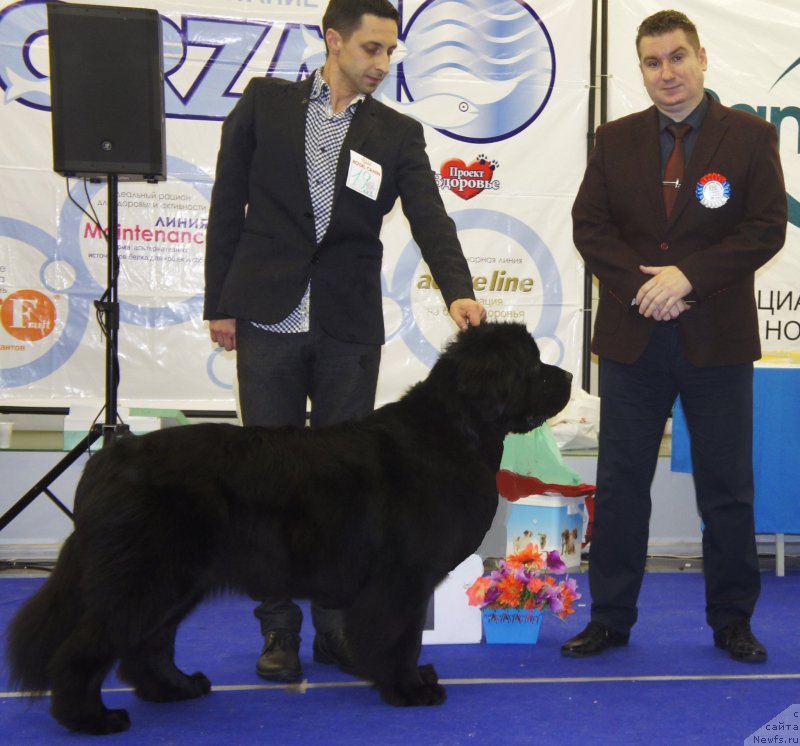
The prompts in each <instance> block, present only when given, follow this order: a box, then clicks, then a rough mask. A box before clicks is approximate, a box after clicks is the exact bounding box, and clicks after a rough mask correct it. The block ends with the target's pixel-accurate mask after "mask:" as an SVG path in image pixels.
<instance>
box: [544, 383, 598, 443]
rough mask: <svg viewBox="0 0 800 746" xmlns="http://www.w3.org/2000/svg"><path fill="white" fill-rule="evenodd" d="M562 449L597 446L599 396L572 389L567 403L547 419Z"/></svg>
mask: <svg viewBox="0 0 800 746" xmlns="http://www.w3.org/2000/svg"><path fill="white" fill-rule="evenodd" d="M549 423H550V428H551V430H552V431H553V437H555V439H556V443H557V444H558V447H559V449H560V450H562V451H569V450H573V451H574V450H581V449H591V448H597V442H598V437H597V436H598V433H599V432H600V397H599V396H592V395H591V394H587V393H586V392H585V391H584V390H583V389H573V390H572V396H571V397H570V400H569V404H567V406H566V407H564V409H563V410H562V411H561V412H559V413H558V414H557V415H556V416H555V417H553V418H552V419H550V420H549Z"/></svg>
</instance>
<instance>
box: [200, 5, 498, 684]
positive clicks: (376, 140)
mask: <svg viewBox="0 0 800 746" xmlns="http://www.w3.org/2000/svg"><path fill="white" fill-rule="evenodd" d="M322 27H323V33H324V35H325V43H326V47H327V58H326V62H325V65H324V67H322V68H321V69H319V70H317V71H315V73H314V74H313V75H312V76H310V77H309V78H308V79H306V80H304V81H302V82H299V83H290V82H286V81H284V80H280V79H277V78H260V79H255V80H252V81H251V82H250V83H249V84H248V85H247V87H246V89H245V91H244V93H243V94H242V96H241V98H240V100H239V101H238V102H237V104H236V106H235V107H234V109H233V110H232V111H231V113H230V115H229V116H228V117H227V119H226V120H225V123H224V125H223V128H222V141H221V146H220V151H219V156H218V160H217V173H216V181H215V184H214V189H213V192H212V196H211V207H210V212H209V222H208V234H207V254H206V298H205V318H206V319H208V320H209V326H210V331H211V339H212V341H214V342H216V343H217V344H219V345H221V346H222V347H224V348H225V349H226V350H233V349H235V350H237V377H238V382H239V402H240V408H241V414H242V420H243V422H244V424H245V425H264V426H283V425H295V426H297V427H303V426H304V424H305V419H306V404H307V399H310V400H311V422H310V424H311V426H312V427H317V426H324V425H330V424H334V423H336V422H340V421H343V420H347V419H352V418H355V417H360V416H363V415H365V414H367V413H368V412H369V411H371V410H372V408H373V407H374V402H375V390H376V386H377V379H378V367H379V362H380V353H381V345H382V344H383V342H384V323H383V312H382V292H381V276H380V275H381V261H382V256H383V245H382V244H381V240H380V231H381V224H382V222H383V218H384V216H385V215H386V213H388V212H389V211H390V210H391V209H392V207H393V205H394V204H395V202H396V200H397V198H398V197H400V200H401V203H402V207H403V211H404V213H405V215H406V217H407V219H408V221H409V224H410V227H411V232H412V235H413V237H414V239H415V241H416V242H417V244H418V245H419V247H420V249H421V252H422V257H423V258H424V259H425V261H426V262H427V263H428V265H429V267H430V269H431V272H432V273H433V276H434V278H435V280H436V283H437V284H438V286H439V287H440V288H441V292H442V295H443V296H444V300H445V303H446V304H447V307H448V309H449V312H450V315H451V317H452V318H453V320H454V321H455V322H456V324H457V325H458V326H459V327H461V328H463V327H466V326H467V325H469V324H480V323H481V321H482V319H483V318H484V315H485V312H484V309H483V307H482V306H481V305H480V304H479V303H477V302H476V301H475V295H474V292H473V287H472V279H471V276H470V272H469V268H468V266H467V262H466V260H465V258H464V256H463V253H462V251H461V246H460V243H459V240H458V237H457V235H456V230H455V225H454V223H453V221H452V220H451V219H450V218H449V217H448V215H447V214H446V212H445V209H444V205H443V203H442V199H441V196H440V194H439V192H438V189H437V187H436V184H435V181H434V175H433V171H432V170H431V166H430V162H429V160H428V156H427V154H426V152H425V140H424V136H423V130H422V126H421V125H420V124H419V123H418V122H416V121H414V120H412V119H410V118H409V117H407V116H404V115H402V114H399V113H397V112H395V111H394V110H392V109H390V108H388V107H387V106H385V105H383V104H381V103H379V102H377V101H375V100H374V99H373V98H372V96H371V94H372V93H373V92H374V90H375V89H376V88H377V87H378V85H379V84H380V83H381V81H382V80H383V78H384V77H385V76H386V75H387V74H388V71H389V59H390V56H391V54H392V52H393V51H394V49H395V48H396V46H397V31H398V14H397V11H396V10H395V9H394V7H393V6H392V5H391V4H390V3H389V2H388V0H331V2H330V3H329V5H328V8H327V10H326V12H325V15H324V17H323V21H322ZM222 466H223V468H224V464H222ZM321 561H324V559H322V560H321ZM255 613H256V616H257V617H258V618H259V620H260V622H261V629H262V632H263V634H264V637H265V645H264V651H263V653H262V655H261V656H260V658H259V660H258V663H257V666H256V670H257V672H258V674H259V675H260V676H262V677H264V678H267V679H270V680H277V681H294V680H297V679H299V678H300V677H301V675H302V670H301V666H300V661H299V656H298V650H299V643H300V638H299V632H300V627H301V622H302V615H301V612H300V609H299V607H298V606H297V605H296V604H294V603H293V602H292V601H291V600H289V599H267V600H264V601H262V603H261V604H260V605H259V607H258V608H257V609H256V612H255ZM312 617H313V621H314V626H315V628H316V636H315V639H314V659H315V660H317V661H319V662H323V663H335V664H338V665H339V666H340V667H341V668H342V669H343V670H351V668H352V664H351V660H350V655H349V651H348V648H347V642H346V640H345V639H344V638H343V635H342V625H341V612H340V611H339V610H335V609H326V608H322V607H320V606H319V605H312Z"/></svg>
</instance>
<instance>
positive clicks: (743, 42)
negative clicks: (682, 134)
mask: <svg viewBox="0 0 800 746" xmlns="http://www.w3.org/2000/svg"><path fill="white" fill-rule="evenodd" d="M609 5H610V6H611V7H610V8H609V23H608V27H609V55H608V58H609V65H608V73H609V98H608V118H609V120H611V119H617V118H619V117H621V116H624V115H626V114H629V113H631V112H633V111H638V110H640V109H644V108H646V107H647V106H649V105H650V104H651V102H650V99H649V98H648V97H647V93H646V92H645V89H644V86H643V84H642V77H641V73H640V72H639V67H638V59H637V55H636V43H635V40H636V30H637V27H638V26H639V24H640V23H641V22H642V20H644V19H645V18H646V17H647V16H649V15H650V14H651V13H655V12H657V11H659V10H663V8H664V5H663V3H661V2H651V0H614V2H613V3H609ZM669 7H672V8H674V9H676V10H680V11H682V12H684V13H685V14H686V15H687V16H689V18H691V19H692V21H693V22H694V23H695V25H696V26H697V30H698V33H699V35H700V43H701V44H702V45H703V46H704V47H705V49H706V52H707V54H708V71H707V72H706V77H705V85H706V89H707V90H710V91H712V92H713V94H714V95H715V96H717V98H718V99H719V100H720V101H721V102H722V103H723V104H725V105H726V106H733V107H735V108H739V109H743V110H745V111H749V112H752V113H754V114H756V115H758V116H760V117H762V118H764V119H765V120H767V121H770V122H772V123H773V124H775V126H776V127H777V128H778V133H779V137H780V150H781V161H782V164H783V171H784V178H785V180H786V191H787V198H788V200H789V226H788V230H787V237H786V245H785V246H784V248H783V250H782V251H781V252H780V253H779V254H778V255H777V256H776V257H775V258H774V259H773V260H772V261H771V262H770V263H769V264H767V265H766V266H765V267H763V268H762V269H761V270H760V271H759V272H758V273H757V275H756V296H757V300H758V305H759V323H760V327H761V343H762V348H763V352H764V354H765V356H769V357H774V358H777V359H781V358H782V357H784V356H782V355H781V353H785V358H786V359H787V360H791V359H793V358H795V357H796V353H797V351H798V350H800V292H799V291H798V288H797V281H798V278H800V202H798V200H799V199H800V57H798V55H800V44H798V40H800V4H798V3H789V2H785V0H724V2H723V0H691V2H688V1H686V0H683V1H681V0H676V1H675V2H672V3H670V5H669Z"/></svg>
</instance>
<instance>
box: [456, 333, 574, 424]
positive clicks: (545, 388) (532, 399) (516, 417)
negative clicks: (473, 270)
mask: <svg viewBox="0 0 800 746" xmlns="http://www.w3.org/2000/svg"><path fill="white" fill-rule="evenodd" d="M441 359H442V361H444V362H449V363H450V365H449V366H448V367H449V371H450V373H451V374H452V376H453V380H452V381H451V384H450V385H451V386H453V387H454V388H455V389H456V390H457V392H458V393H459V395H460V398H461V399H462V401H463V403H464V404H466V405H467V406H469V407H470V409H472V411H474V412H477V413H478V416H479V418H480V419H481V420H482V421H483V423H484V424H486V425H492V426H494V427H495V428H496V427H498V426H499V427H500V429H502V430H503V431H504V432H506V433H510V432H515V433H526V432H528V431H530V430H533V429H534V428H536V427H539V425H541V424H543V423H544V422H545V421H546V420H547V419H549V418H550V417H553V416H554V415H556V414H558V413H559V412H560V411H561V410H562V409H563V408H564V407H565V406H566V405H567V402H568V401H569V396H570V388H571V384H572V374H571V373H568V372H567V371H565V370H562V369H561V368H558V367H556V366H554V365H547V364H545V363H543V362H542V361H541V358H540V357H539V348H538V346H537V344H536V342H535V341H534V339H533V337H532V336H531V334H530V333H529V332H528V330H527V328H526V327H525V326H524V325H523V324H512V323H484V324H481V325H480V326H475V327H470V328H468V329H466V330H465V331H463V332H460V333H459V334H458V336H457V337H456V338H455V340H454V341H453V342H451V343H450V345H449V346H448V347H447V348H446V350H445V351H444V353H443V354H442V358H441Z"/></svg>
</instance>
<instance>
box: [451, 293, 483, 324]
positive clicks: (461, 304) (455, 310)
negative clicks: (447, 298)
mask: <svg viewBox="0 0 800 746" xmlns="http://www.w3.org/2000/svg"><path fill="white" fill-rule="evenodd" d="M450 316H451V317H452V319H453V321H455V322H456V324H458V328H459V329H466V328H467V327H468V326H480V324H481V322H483V321H486V309H485V308H484V307H483V306H482V305H481V304H480V303H478V301H476V300H472V298H458V299H457V300H454V301H453V302H452V303H451V304H450Z"/></svg>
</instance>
